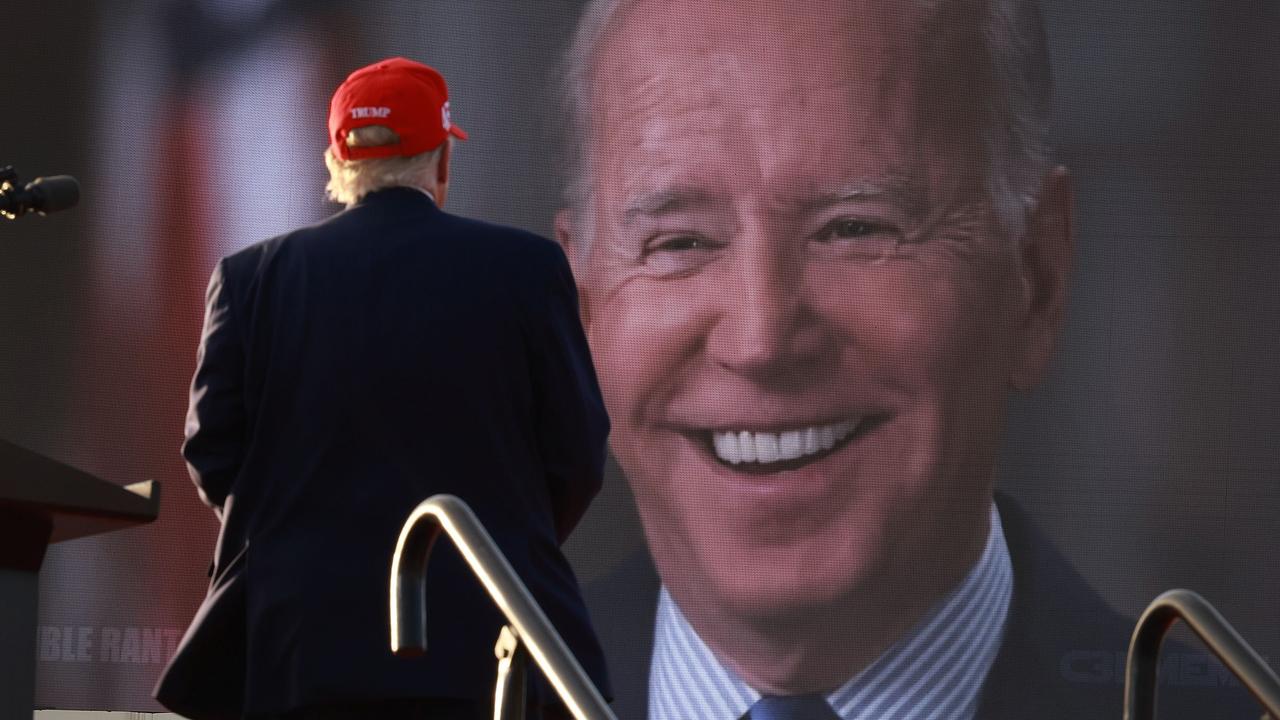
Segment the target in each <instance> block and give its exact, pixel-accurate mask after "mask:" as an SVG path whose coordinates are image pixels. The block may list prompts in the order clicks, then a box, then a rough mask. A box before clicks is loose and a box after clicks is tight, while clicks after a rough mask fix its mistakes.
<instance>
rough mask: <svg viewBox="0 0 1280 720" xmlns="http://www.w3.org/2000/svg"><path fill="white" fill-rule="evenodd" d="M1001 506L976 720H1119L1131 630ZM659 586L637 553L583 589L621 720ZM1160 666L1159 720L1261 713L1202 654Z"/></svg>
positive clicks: (644, 659) (1170, 658) (631, 713)
mask: <svg viewBox="0 0 1280 720" xmlns="http://www.w3.org/2000/svg"><path fill="white" fill-rule="evenodd" d="M997 505H998V506H999V510H1000V518H1001V521H1002V522H1001V524H1002V527H1003V529H1004V534H1005V538H1006V541H1007V543H1008V546H1009V552H1010V557H1011V559H1012V562H1013V571H1014V590H1013V597H1012V600H1011V604H1010V608H1009V615H1008V618H1007V620H1006V625H1005V631H1004V638H1003V641H1002V643H1001V646H1000V652H999V654H998V655H997V656H996V660H995V663H994V664H993V665H992V667H991V671H990V673H989V674H988V675H987V679H986V682H985V684H984V685H983V689H982V694H981V699H980V703H979V707H978V711H977V715H976V718H977V720H1026V719H1030V718H1035V719H1036V720H1119V718H1120V717H1121V714H1122V701H1123V694H1124V693H1123V690H1124V687H1123V671H1124V654H1125V650H1126V648H1127V647H1128V641H1129V636H1130V634H1131V633H1132V632H1133V621H1132V620H1129V619H1127V618H1125V617H1123V616H1121V615H1120V614H1118V613H1117V612H1115V611H1114V610H1112V609H1111V608H1110V607H1109V606H1108V605H1107V603H1106V602H1105V601H1104V600H1103V599H1102V598H1101V597H1099V596H1098V594H1097V593H1096V592H1095V591H1094V590H1093V589H1092V588H1090V587H1089V585H1088V583H1087V582H1086V581H1085V580H1084V578H1082V577H1081V576H1080V575H1079V573H1078V572H1076V570H1075V569H1074V568H1072V567H1071V565H1070V563H1069V562H1067V560H1066V558H1064V557H1063V556H1062V555H1061V554H1060V553H1059V552H1058V551H1057V550H1056V549H1055V548H1054V547H1053V546H1052V544H1051V543H1050V542H1049V540H1048V538H1046V537H1045V536H1044V535H1043V533H1042V532H1041V531H1040V530H1039V529H1038V528H1037V527H1036V526H1035V524H1034V523H1033V522H1032V521H1031V520H1030V518H1028V517H1027V515H1026V514H1025V513H1024V512H1023V511H1022V510H1021V508H1019V507H1018V506H1017V504H1016V503H1014V502H1013V501H1012V500H1011V499H1009V498H1007V497H1002V496H998V497H997ZM658 586H659V580H658V577H657V574H656V572H655V570H654V568H653V564H652V560H651V559H650V558H649V556H648V555H647V554H646V553H638V554H636V555H634V556H632V557H631V558H629V559H628V560H627V561H625V562H623V563H622V564H621V565H620V566H619V567H618V568H617V569H616V570H615V571H614V572H613V573H612V574H611V575H609V576H607V577H605V578H602V579H601V580H599V581H598V582H595V583H591V584H589V585H588V586H587V588H586V593H587V602H588V605H589V606H590V608H591V613H592V616H593V617H594V618H595V622H596V627H598V628H599V629H600V638H601V641H602V642H603V643H604V647H605V650H606V652H607V653H608V657H609V661H610V668H611V670H612V673H613V676H614V677H615V678H616V679H617V684H616V687H615V690H616V699H615V702H614V708H615V710H616V712H617V714H618V717H619V718H622V719H624V720H627V719H630V720H643V719H644V718H646V717H647V716H648V687H649V680H650V678H649V669H650V666H649V663H650V658H651V656H652V654H653V629H654V616H655V611H656V608H657V594H658ZM1163 658H1164V662H1165V664H1164V665H1162V668H1163V671H1162V685H1163V687H1162V690H1161V695H1160V716H1161V717H1167V718H1180V719H1185V720H1195V719H1202V718H1215V719H1221V720H1228V719H1241V720H1256V719H1257V718H1258V716H1259V715H1260V714H1261V712H1262V711H1261V710H1260V709H1259V706H1257V705H1256V704H1255V703H1254V702H1253V700H1252V698H1250V697H1249V696H1248V694H1247V693H1246V692H1245V691H1244V690H1243V689H1242V688H1241V687H1239V686H1232V685H1234V683H1233V682H1232V681H1230V680H1228V679H1227V678H1226V677H1225V674H1224V673H1223V672H1221V671H1220V669H1218V668H1217V667H1216V666H1215V664H1216V661H1211V660H1210V659H1209V658H1208V656H1207V655H1206V654H1205V652H1204V651H1203V650H1202V649H1201V648H1199V647H1195V648H1189V647H1187V646H1185V645H1181V644H1171V646H1170V647H1167V648H1166V649H1165V650H1164V653H1163ZM1188 669H1190V671H1188Z"/></svg>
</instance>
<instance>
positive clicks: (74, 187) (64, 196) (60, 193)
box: [0, 175, 80, 220]
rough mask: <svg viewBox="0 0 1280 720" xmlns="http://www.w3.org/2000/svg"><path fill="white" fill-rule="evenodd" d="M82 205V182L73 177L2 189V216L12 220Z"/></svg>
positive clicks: (41, 180)
mask: <svg viewBox="0 0 1280 720" xmlns="http://www.w3.org/2000/svg"><path fill="white" fill-rule="evenodd" d="M78 202H80V183H79V182H78V181H77V180H76V179H75V178H73V177H71V176H70V175H51V176H50V177H43V178H36V179H35V180H32V181H31V182H29V183H27V184H26V186H25V187H23V188H22V189H21V190H19V189H18V188H17V186H15V185H13V184H12V183H9V182H6V183H5V184H4V185H3V186H0V215H4V216H5V217H7V218H9V219H10V220H13V219H15V218H17V217H19V216H21V215H25V214H26V213H29V212H37V213H40V214H41V215H47V214H49V213H51V212H58V211H59V210H66V209H67V208H69V207H73V206H74V205H75V204H76V203H78Z"/></svg>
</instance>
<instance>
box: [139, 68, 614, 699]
mask: <svg viewBox="0 0 1280 720" xmlns="http://www.w3.org/2000/svg"><path fill="white" fill-rule="evenodd" d="M329 126H330V136H331V143H332V144H331V145H330V148H329V150H328V153H327V155H326V160H327V162H328V165H329V168H330V173H331V182H330V185H329V191H330V195H331V196H332V197H333V198H334V199H335V200H338V201H340V202H344V203H346V204H348V206H349V207H348V208H347V210H346V211H345V212H341V213H339V214H337V215H335V216H334V217H332V218H329V219H328V220H326V221H324V222H321V223H319V224H317V225H314V226H311V227H306V228H303V229H300V230H297V231H295V232H292V233H289V234H287V235H284V236H281V237H277V238H275V239H272V240H269V241H266V242H263V243H261V244H258V245H255V246H252V247H250V248H248V249H246V250H244V251H241V252H238V253H236V254H233V255H231V256H229V257H227V258H225V259H224V260H222V261H221V262H220V263H219V264H218V266H217V268H216V269H215V271H214V273H213V279H212V281H211V283H210V288H209V295H208V307H207V317H206V321H205V327H204V333H203V337H202V341H201V346H200V353H199V360H198V368H197V371H196V374H195V378H194V382H193V386H192V392H191V409H190V413H189V416H188V422H187V428H186V443H185V444H184V446H183V453H184V455H185V457H186V459H187V462H188V464H189V465H190V469H191V474H192V477H193V478H194V480H195V483H196V485H197V487H198V488H199V491H200V494H201V497H202V498H203V499H204V500H205V501H206V502H207V503H208V504H209V505H210V506H211V507H212V508H213V509H214V511H215V512H216V513H217V514H218V516H219V518H220V519H221V521H222V531H221V535H220V537H219V539H218V545H217V550H216V554H215V558H214V563H213V568H212V574H213V582H212V585H211V587H210V590H209V595H208V598H207V599H206V600H205V602H204V604H203V605H202V607H201V608H200V610H199V612H198V614H197V615H196V618H195V621H194V622H193V624H192V627H191V629H190V630H189V631H188V634H187V637H186V638H185V639H184V641H183V644H182V646H181V647H180V649H179V651H178V653H177V655H176V657H175V658H174V660H173V661H172V663H171V665H170V666H169V668H168V669H167V670H166V674H165V676H164V677H163V678H162V680H161V682H160V684H159V686H158V687H157V697H158V698H159V699H160V700H161V702H162V703H164V704H165V705H167V706H168V707H170V708H172V709H174V710H175V711H177V712H180V713H183V714H185V715H187V716H189V717H192V718H215V717H239V716H245V717H287V718H313V717H315V718H337V717H343V718H345V717H352V718H354V717H382V718H387V717H430V718H468V719H472V718H482V717H489V716H490V714H489V713H490V712H491V711H490V710H489V708H490V707H491V703H490V700H489V698H490V697H491V693H492V684H493V680H494V672H495V668H496V664H495V661H494V655H493V647H494V642H495V641H496V639H497V636H498V631H499V629H500V627H501V624H502V619H501V617H500V614H499V612H498V611H497V610H496V608H495V607H494V605H493V603H492V601H491V600H490V599H489V598H488V596H487V594H486V593H485V592H484V591H483V589H482V588H481V586H480V585H479V583H478V582H476V581H475V580H474V579H473V577H472V576H471V574H470V572H469V571H468V570H467V569H466V567H465V566H464V564H463V562H462V561H461V559H460V557H459V556H458V555H457V554H456V552H455V551H454V550H453V548H452V546H451V545H450V544H449V543H447V542H442V543H441V544H440V547H439V548H438V549H437V550H436V552H435V557H434V558H433V560H432V561H431V568H430V573H429V577H430V584H429V596H428V606H429V608H430V611H429V613H428V618H429V619H428V622H429V626H428V638H429V641H430V648H429V650H428V652H427V654H426V656H425V657H424V658H421V659H416V660H406V659H402V658H396V657H393V656H392V654H391V652H390V650H389V648H388V622H389V621H388V597H387V588H388V568H389V565H390V559H391V554H392V551H393V549H394V545H395V541H396V537H397V535H398V533H399V529H400V526H401V524H402V523H403V522H404V520H405V519H406V517H407V516H408V514H409V512H410V511H411V510H412V509H413V507H414V506H415V505H416V504H417V503H418V502H420V501H421V500H423V499H425V498H426V497H428V496H430V495H433V494H436V493H453V494H455V495H458V496H460V497H461V498H463V499H464V500H465V501H467V502H468V503H469V504H470V505H471V507H472V508H473V509H474V510H475V512H476V514H477V515H478V516H479V518H480V520H481V521H482V522H483V523H484V525H485V526H486V527H487V528H488V530H489V532H490V533H491V534H492V535H493V537H494V539H495V540H496V541H497V543H498V545H499V547H500V548H501V549H502V551H503V552H504V553H505V554H506V556H507V558H508V559H509V560H510V562H511V564H512V566H513V567H514V568H515V569H516V571H517V572H518V573H519V574H520V576H521V577H522V578H523V580H524V582H525V583H526V584H527V585H528V586H529V589H530V590H531V592H532V593H533V595H534V597H535V598H536V599H537V600H538V602H539V603H540V604H541V606H542V607H543V609H544V610H545V611H546V613H547V615H548V617H549V618H550V619H551V620H552V622H553V623H554V624H555V626H556V628H557V630H558V631H559V632H560V633H561V635H562V636H563V637H564V638H565V640H566V642H567V644H568V645H569V647H570V648H571V649H572V650H573V651H574V652H575V654H576V655H577V657H578V659H579V661H580V662H581V664H582V665H583V666H584V667H585V668H586V670H587V671H588V673H589V674H590V675H591V677H592V679H593V680H594V681H595V682H596V683H597V684H598V686H599V687H600V688H601V690H602V691H603V692H605V693H607V692H608V686H607V680H606V676H605V665H604V660H603V657H602V653H601V650H600V648H599V645H598V643H597V641H596V638H595V635H594V632H593V630H592V628H591V626H590V624H589V621H588V617H587V613H586V610H585V607H584V605H583V603H582V600H581V597H580V594H579V590H578V585H577V581H576V579H575V577H574V574H573V572H572V571H571V570H570V568H569V565H568V564H567V562H566V561H565V558H564V557H563V556H562V555H561V552H560V549H559V545H560V543H561V542H563V541H564V539H565V538H566V536H568V534H569V533H570V532H571V531H572V530H573V528H574V526H575V525H576V524H577V523H578V521H579V519H580V518H581V517H582V515H583V513H584V512H585V510H586V508H587V505H588V503H589V502H590V501H591V499H592V497H593V496H594V495H595V494H596V492H597V490H598V489H599V485H600V479H601V472H602V464H603V460H604V441H605V437H606V436H607V434H608V428H609V423H608V418H607V416H606V415H605V412H604V408H603V404H602V401H601V399H600V395H599V388H598V386H597V382H596V378H595V373H594V370H593V368H592V364H591V359H590V357H589V355H588V351H587V347H586V343H585V339H584V337H583V333H582V329H581V325H580V321H579V319H578V311H577V294H576V289H575V286H574V283H573V279H572V276H571V275H570V272H569V267H568V264H567V262H566V259H565V257H564V254H563V252H562V251H561V250H560V248H559V247H558V246H557V245H556V244H554V243H552V242H550V241H548V240H545V239H543V238H540V237H537V236H535V235H532V234H530V233H526V232H522V231H519V230H515V229H511V228H506V227H499V226H496V225H490V224H486V223H482V222H478V221H475V220H469V219H465V218H461V217H457V216H454V215H450V214H448V213H446V212H444V211H443V210H442V209H441V206H442V205H443V204H444V203H445V200H446V197H447V192H448V179H449V164H450V159H451V149H450V142H451V140H450V138H451V137H458V138H465V137H466V135H465V134H464V133H463V132H462V131H461V129H460V128H458V126H456V125H453V124H452V122H451V120H450V115H449V104H448V94H447V90H446V87H445V83H444V80H443V78H442V77H441V76H440V75H439V73H437V72H436V71H435V70H433V69H431V68H429V67H426V66H425V65H421V64H419V63H415V62H412V61H409V60H404V59H400V58H396V59H392V60H387V61H383V62H380V63H377V64H374V65H371V66H369V67H366V68H363V69H361V70H358V71H356V72H355V73H352V75H351V76H350V77H349V78H347V80H346V82H344V83H343V85H342V86H341V87H340V88H339V89H338V91H337V93H336V94H335V95H334V98H333V102H332V106H331V111H330V120H329ZM534 676H535V677H538V675H537V673H536V672H535V673H534ZM543 703H545V704H547V705H548V708H549V710H548V716H558V715H556V714H553V712H552V711H551V710H550V708H551V706H554V705H555V700H554V697H553V696H552V695H551V694H550V690H549V688H547V687H543V686H541V685H538V684H537V683H536V682H535V685H534V687H533V689H532V690H531V704H534V705H540V704H543ZM535 710H536V708H535ZM557 712H558V711H557Z"/></svg>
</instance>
